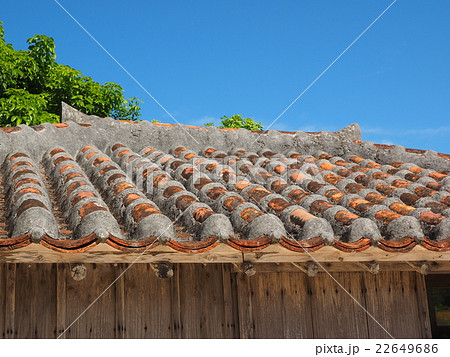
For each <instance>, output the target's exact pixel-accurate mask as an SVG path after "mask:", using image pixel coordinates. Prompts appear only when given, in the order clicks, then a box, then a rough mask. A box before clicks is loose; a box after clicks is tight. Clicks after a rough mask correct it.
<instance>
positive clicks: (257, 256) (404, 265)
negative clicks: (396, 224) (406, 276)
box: [0, 244, 450, 272]
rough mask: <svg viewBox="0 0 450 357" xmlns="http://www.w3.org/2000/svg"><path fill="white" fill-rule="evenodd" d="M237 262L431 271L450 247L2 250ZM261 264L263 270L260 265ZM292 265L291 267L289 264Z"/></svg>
mask: <svg viewBox="0 0 450 357" xmlns="http://www.w3.org/2000/svg"><path fill="white" fill-rule="evenodd" d="M161 262H166V263H201V264H208V263H232V264H234V265H235V266H236V269H238V270H239V266H240V265H241V264H242V263H244V262H250V263H252V264H255V265H256V264H257V265H258V266H260V267H261V268H260V269H262V271H277V268H276V267H277V266H280V265H282V266H286V264H284V263H287V266H290V268H289V269H292V270H293V271H296V270H298V269H299V270H302V267H303V266H306V265H307V264H308V263H311V262H314V263H316V264H317V265H318V268H319V270H328V271H365V270H368V269H369V268H368V267H369V265H370V264H371V263H373V262H376V263H378V264H379V265H380V269H381V270H402V271H408V270H409V271H411V270H417V271H419V270H420V268H421V265H423V264H424V263H426V264H428V265H429V267H430V269H431V271H432V272H450V251H446V252H437V251H431V250H428V249H426V248H424V247H422V246H419V245H418V246H415V247H414V248H413V249H411V250H410V251H408V252H388V251H384V250H382V249H380V248H378V247H375V246H372V247H369V248H368V249H365V250H363V251H359V252H350V253H348V252H343V251H340V250H338V249H336V248H334V247H331V246H326V247H323V248H321V249H319V250H317V251H314V252H311V253H309V254H307V253H299V252H293V251H290V250H288V249H286V248H284V247H283V246H281V245H280V244H272V245H270V246H268V247H266V248H264V249H262V250H257V251H253V252H241V251H238V250H236V249H234V248H232V247H230V246H229V245H226V244H219V245H217V246H216V247H214V248H212V249H210V250H208V251H206V252H199V253H184V252H179V251H176V250H174V249H172V248H170V247H168V246H165V245H159V246H156V247H153V248H152V249H150V250H148V251H146V252H144V253H133V252H121V251H118V250H117V249H114V248H112V247H110V246H109V245H107V244H100V245H97V246H96V247H94V248H92V249H90V250H88V251H85V252H81V253H80V252H79V253H60V252H57V251H54V250H51V249H48V248H46V247H44V246H42V245H39V244H31V245H29V246H27V247H24V248H20V249H16V250H11V251H1V252H0V263H28V264H30V263H97V264H116V263H126V264H132V263H138V264H139V263H147V264H148V263H161ZM260 269H258V270H260ZM289 269H288V270H289Z"/></svg>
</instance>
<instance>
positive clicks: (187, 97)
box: [0, 0, 450, 153]
mask: <svg viewBox="0 0 450 357" xmlns="http://www.w3.org/2000/svg"><path fill="white" fill-rule="evenodd" d="M391 2H392V0H388V1H385V0H376V1H375V0H352V1H350V0H340V1H335V0H327V1H325V0H323V1H299V0H297V1H261V0H260V1H214V0H209V1H144V0H139V1H138V0H129V1H126V2H125V1H116V0H110V1H88V0H77V1H74V0H60V3H61V5H63V6H64V7H65V8H66V9H67V10H68V11H69V12H70V13H71V14H72V15H73V16H74V17H75V18H76V19H77V20H78V21H79V22H80V23H81V24H82V25H83V26H85V28H86V29H87V30H88V31H89V32H91V34H92V35H93V36H94V37H95V38H96V39H97V40H98V41H99V42H100V43H101V44H102V45H103V46H104V47H105V48H106V49H107V50H108V51H109V52H110V53H111V54H112V55H113V56H114V57H115V58H116V59H117V60H118V61H119V62H120V63H121V64H122V65H123V66H124V67H125V68H126V69H127V70H128V71H129V72H130V73H131V74H132V75H133V76H134V77H135V78H136V79H137V80H138V81H139V82H140V83H141V84H142V85H143V86H144V87H145V88H146V89H147V90H148V92H150V93H151V94H152V95H153V96H154V97H155V98H156V99H157V100H158V101H159V102H160V103H161V104H162V105H163V106H164V107H165V108H166V109H167V110H168V111H169V112H170V113H171V114H172V115H173V116H174V117H175V118H176V119H177V121H179V122H180V123H183V124H194V125H203V124H204V123H206V122H209V121H214V120H216V122H217V120H218V118H220V117H221V116H223V115H232V114H239V113H240V114H242V115H243V116H244V117H251V118H253V119H255V120H257V121H260V122H262V123H263V124H264V125H265V126H266V127H267V126H268V125H269V124H270V123H271V122H272V121H273V120H274V119H275V118H276V117H277V116H278V115H279V114H280V113H281V112H282V111H283V110H284V109H286V107H287V106H288V105H289V104H290V103H291V102H292V101H293V100H294V99H295V98H296V97H297V96H298V95H299V94H300V93H301V92H302V91H303V90H304V89H305V88H306V87H307V86H308V85H309V84H310V83H311V82H312V81H313V80H314V79H315V78H316V77H317V76H318V75H319V74H320V73H321V72H322V71H323V70H324V69H325V68H326V67H327V66H328V65H329V64H330V63H331V62H332V61H333V60H334V59H335V58H336V57H337V56H338V55H339V54H340V53H341V52H342V51H343V50H344V49H345V48H346V47H347V46H348V45H349V44H350V43H351V42H352V41H353V40H354V39H355V38H356V37H357V36H358V35H359V34H360V33H361V32H362V31H363V30H364V29H365V28H366V27H367V26H368V25H369V24H370V23H371V22H372V21H373V20H374V19H375V18H376V17H377V16H378V15H379V14H380V13H381V12H382V11H383V10H384V9H385V8H386V7H387V6H388V5H389V4H390V3H391ZM449 14H450V2H449V1H438V0H436V1H425V0H422V1H419V0H398V1H397V2H396V3H395V4H394V5H393V6H392V7H391V8H390V9H389V10H388V11H387V12H386V13H385V14H384V15H383V16H382V17H381V18H380V19H379V20H378V21H377V22H376V23H375V24H374V25H373V27H372V28H371V29H369V30H368V31H367V32H366V33H365V35H364V36H363V37H361V38H360V39H359V41H358V42H356V44H355V45H354V46H353V47H352V48H350V49H349V50H348V51H347V52H346V53H345V54H344V55H343V56H342V57H341V58H340V59H339V60H338V61H337V62H336V63H335V64H334V65H333V66H332V67H331V68H330V69H329V70H328V71H327V73H326V74H325V75H324V76H323V77H322V78H320V79H319V80H318V81H317V82H316V83H315V84H314V86H312V87H311V88H310V89H309V90H308V91H307V92H306V93H305V94H304V95H303V96H302V97H301V98H300V99H299V100H298V102H297V103H295V104H294V105H293V106H292V107H291V108H290V109H289V110H288V111H287V112H286V113H285V114H284V115H283V116H282V117H281V118H280V119H279V120H278V121H277V122H276V124H275V125H274V126H273V129H278V130H292V131H294V130H306V131H320V130H330V131H334V130H338V129H340V128H342V127H344V126H346V125H348V124H351V123H353V122H357V123H359V124H360V126H361V128H362V133H363V139H364V140H370V141H373V142H377V143H387V144H399V145H403V146H406V147H412V148H420V149H432V150H436V151H439V152H445V153H450V140H449V139H450V114H449V113H450V71H449V70H448V64H449V63H450V45H449V42H448V39H449V35H450V21H448V18H449ZM0 20H1V21H3V22H4V27H5V31H6V40H7V41H8V42H9V43H12V44H13V45H14V47H15V48H16V49H25V48H26V43H25V40H26V39H27V38H28V37H31V36H33V35H34V34H45V35H48V36H52V37H53V38H54V39H55V42H56V53H57V61H58V62H59V63H62V64H67V65H69V66H72V67H74V68H76V69H79V70H81V71H82V72H83V74H84V75H88V76H91V77H93V79H94V80H96V81H99V82H102V83H103V82H116V83H119V84H120V85H122V87H124V89H125V95H126V96H138V97H139V98H141V99H142V100H143V101H144V104H143V105H142V113H143V118H144V119H148V120H151V119H159V120H160V121H162V122H168V123H171V122H173V119H171V118H170V117H169V116H168V115H167V114H166V113H165V112H164V111H163V110H162V109H161V108H160V107H159V106H158V105H157V104H156V103H155V102H154V101H153V100H152V99H151V98H150V97H149V96H148V95H147V94H146V93H145V92H144V91H143V90H142V89H141V88H140V87H139V86H138V85H137V84H136V83H135V82H133V80H132V79H130V77H129V76H128V75H127V74H126V73H125V72H124V71H123V70H122V69H121V68H120V67H119V66H118V65H117V64H116V63H115V62H114V61H113V60H112V59H111V58H110V57H108V55H107V54H106V53H105V52H103V50H102V49H101V48H100V47H99V46H98V45H97V44H96V43H95V42H94V41H93V40H92V39H91V38H89V37H88V35H86V34H85V33H84V32H83V31H82V29H81V28H80V27H79V26H78V25H77V24H76V23H75V22H74V21H73V20H72V19H71V18H70V17H69V16H68V15H67V14H66V13H64V11H63V10H62V9H61V8H60V7H59V6H58V5H57V4H56V2H55V1H53V0H41V1H35V0H21V1H14V2H13V1H5V2H4V3H2V6H1V9H0Z"/></svg>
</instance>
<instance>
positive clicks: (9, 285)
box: [5, 264, 16, 338]
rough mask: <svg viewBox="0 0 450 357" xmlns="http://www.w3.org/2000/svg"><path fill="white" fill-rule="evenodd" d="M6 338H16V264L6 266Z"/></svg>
mask: <svg viewBox="0 0 450 357" xmlns="http://www.w3.org/2000/svg"><path fill="white" fill-rule="evenodd" d="M5 294H6V296H5V332H6V333H5V336H6V338H14V337H15V336H16V331H15V317H16V316H15V315H16V264H6V292H5Z"/></svg>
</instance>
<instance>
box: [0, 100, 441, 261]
mask: <svg viewBox="0 0 450 357" xmlns="http://www.w3.org/2000/svg"><path fill="white" fill-rule="evenodd" d="M62 119H63V123H60V124H54V125H52V124H43V125H39V126H35V127H28V126H24V125H21V126H18V127H15V128H1V131H0V161H1V162H2V163H3V165H2V168H1V187H0V229H1V230H0V251H11V250H17V251H20V250H21V249H24V247H26V246H29V245H37V244H39V245H41V246H45V247H46V248H48V249H50V250H53V251H57V252H64V253H67V252H86V251H89V250H91V249H93V248H94V247H96V246H98V245H108V246H110V247H113V248H114V249H115V250H117V251H118V252H120V251H125V252H142V251H145V250H148V252H147V253H148V254H151V252H152V251H153V250H157V247H158V246H164V247H165V248H164V249H165V251H168V250H173V252H177V251H178V252H186V253H200V252H206V251H209V250H212V249H214V248H216V247H217V246H219V245H221V246H227V247H231V249H233V250H235V251H236V252H261V253H264V252H265V250H267V249H269V250H270V247H271V246H274V245H276V246H277V247H280V249H281V248H282V249H285V250H286V252H291V253H298V254H302V253H303V254H304V253H305V250H307V251H308V252H316V251H320V250H321V249H328V250H327V251H328V252H329V251H330V248H329V247H326V246H331V247H333V249H334V250H336V251H341V252H359V253H357V254H362V252H363V251H365V250H366V249H368V248H369V247H372V248H370V249H372V251H373V249H378V250H381V251H385V252H401V253H404V252H408V251H411V250H412V249H413V248H414V247H415V246H418V245H420V246H422V247H423V248H425V249H426V250H428V251H431V252H444V251H448V250H450V218H449V217H450V177H449V174H450V156H449V155H445V154H440V153H436V152H434V151H431V150H430V151H421V150H412V149H405V148H403V147H401V146H389V145H379V144H373V143H371V142H367V141H361V134H360V130H359V127H358V126H357V125H356V124H352V125H350V126H349V127H346V128H344V129H342V130H340V131H338V132H336V133H330V132H320V133H304V132H294V133H288V132H278V131H273V130H269V131H267V132H251V131H247V130H244V129H239V130H234V129H233V130H221V129H217V128H200V127H193V126H182V125H170V124H152V123H149V122H139V123H134V122H122V121H115V120H112V119H109V118H106V119H101V118H98V117H95V116H86V115H84V114H81V113H79V112H77V111H75V110H74V109H72V108H70V107H68V106H65V105H64V106H63V115H62ZM374 247H375V248H374ZM227 249H228V248H227ZM147 253H146V254H147Z"/></svg>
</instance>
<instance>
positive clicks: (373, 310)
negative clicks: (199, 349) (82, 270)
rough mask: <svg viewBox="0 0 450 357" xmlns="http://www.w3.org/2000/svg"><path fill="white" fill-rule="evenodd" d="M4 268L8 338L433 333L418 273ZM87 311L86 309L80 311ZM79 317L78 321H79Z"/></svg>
mask: <svg viewBox="0 0 450 357" xmlns="http://www.w3.org/2000/svg"><path fill="white" fill-rule="evenodd" d="M127 267H128V266H127V265H125V264H87V269H88V271H87V276H86V278H85V279H83V280H81V281H75V280H74V279H73V278H72V276H71V273H70V266H69V265H68V264H0V307H1V309H0V336H1V337H3V338H42V337H45V338H55V337H57V336H59V335H60V334H61V333H62V332H63V331H64V329H65V328H67V327H68V326H69V325H71V324H72V323H73V324H72V325H71V326H70V328H68V330H67V331H66V333H65V334H64V337H65V338H239V337H242V338H385V337H389V336H388V335H387V334H386V332H385V331H384V330H383V328H382V327H380V326H379V325H378V323H377V322H375V321H374V319H373V318H371V317H370V316H369V315H368V314H366V313H365V311H364V310H363V309H362V308H361V307H359V306H358V304H357V303H356V302H355V301H354V300H353V298H352V297H354V298H355V299H356V300H357V301H358V303H359V304H361V306H362V307H363V308H364V309H367V311H368V312H369V313H370V314H371V315H372V316H373V317H374V318H375V319H377V321H378V322H379V323H380V324H381V325H382V326H383V327H384V328H385V329H386V330H387V331H388V332H389V333H391V334H392V335H393V336H394V337H396V338H427V337H430V336H431V335H430V326H429V317H428V307H427V300H426V291H425V283H424V278H423V276H422V275H420V274H418V273H416V272H410V271H405V272H380V273H379V274H377V275H372V274H370V273H368V272H367V273H365V272H347V273H344V272H335V273H332V276H333V277H334V278H335V279H336V280H337V281H338V282H339V284H341V285H342V287H344V288H345V289H346V290H347V291H348V293H349V294H351V295H352V297H350V296H349V295H348V294H347V293H346V292H345V291H344V290H343V289H342V288H341V287H340V286H338V284H337V283H336V282H335V281H334V280H333V279H332V278H331V277H330V276H329V275H328V274H326V273H319V274H318V275H317V276H315V277H312V278H311V277H308V276H307V275H306V274H304V273H302V272H300V271H299V272H289V271H286V272H283V271H279V272H258V273H256V275H254V276H251V277H248V276H246V275H244V274H242V273H236V272H235V271H234V270H233V269H232V266H231V265H229V264H208V265H203V264H180V265H175V266H174V276H173V277H172V278H170V279H158V278H157V277H156V276H155V274H154V272H153V270H152V269H151V267H150V266H149V265H148V264H135V265H133V266H131V267H130V268H129V269H128V270H127V271H126V273H125V274H124V275H123V276H122V278H120V279H118V280H117V282H116V283H115V284H114V285H112V287H111V288H110V289H108V290H107V291H106V292H105V293H104V294H103V295H102V296H101V297H100V298H98V300H97V301H96V302H95V303H94V304H93V305H92V307H91V308H90V309H88V310H87V311H86V312H85V313H84V314H82V313H83V312H84V311H85V310H86V308H87V307H88V306H89V305H90V304H91V303H92V302H93V301H94V300H95V299H96V298H97V297H98V296H99V295H100V294H101V293H102V292H103V291H104V290H105V288H107V287H108V286H109V285H110V284H111V283H112V282H113V281H114V280H115V279H116V278H117V276H118V275H119V274H120V273H121V272H122V271H124V270H125V269H127ZM80 314H82V315H81V316H80ZM77 318H78V319H77Z"/></svg>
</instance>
